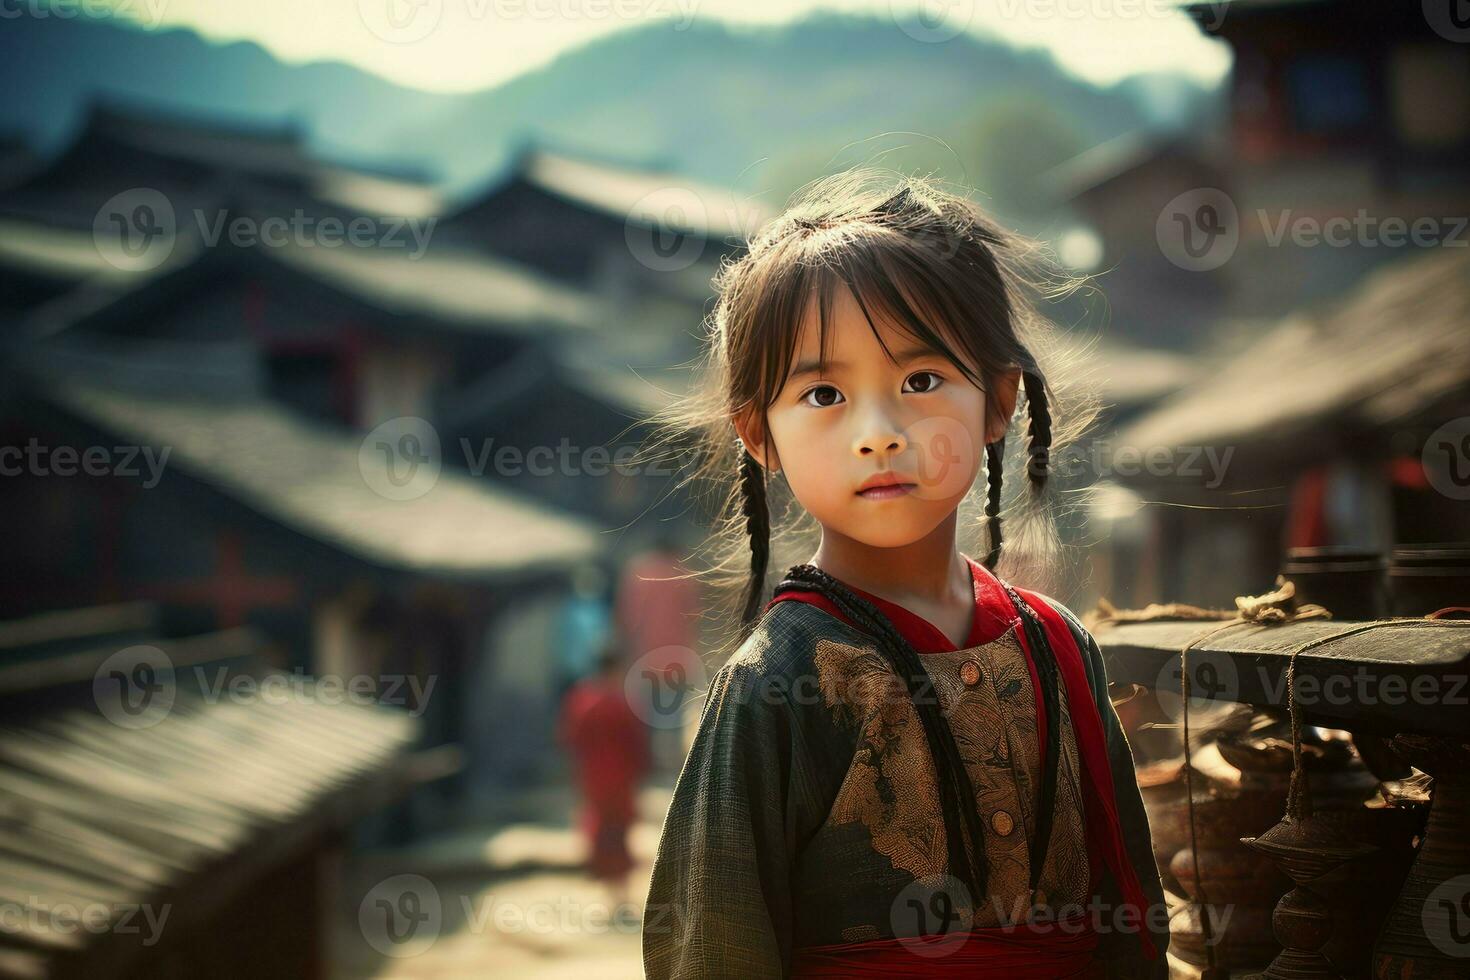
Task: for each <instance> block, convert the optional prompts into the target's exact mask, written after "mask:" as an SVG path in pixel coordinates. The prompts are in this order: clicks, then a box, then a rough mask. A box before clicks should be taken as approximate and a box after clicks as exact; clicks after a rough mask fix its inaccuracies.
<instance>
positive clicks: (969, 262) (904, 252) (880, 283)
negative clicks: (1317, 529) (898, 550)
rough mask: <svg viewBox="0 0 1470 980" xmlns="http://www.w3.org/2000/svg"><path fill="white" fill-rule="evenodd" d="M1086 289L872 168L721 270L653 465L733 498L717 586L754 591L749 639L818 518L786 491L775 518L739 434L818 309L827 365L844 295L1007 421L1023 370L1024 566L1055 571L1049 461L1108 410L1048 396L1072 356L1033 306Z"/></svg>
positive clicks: (991, 456) (769, 230) (995, 528)
mask: <svg viewBox="0 0 1470 980" xmlns="http://www.w3.org/2000/svg"><path fill="white" fill-rule="evenodd" d="M1080 282H1081V280H1077V279H1067V278H1065V277H1062V276H1059V275H1057V274H1056V273H1055V272H1054V266H1052V265H1051V264H1050V263H1049V261H1048V259H1047V255H1046V251H1045V249H1044V247H1043V246H1042V245H1041V244H1040V243H1038V242H1035V241H1032V240H1030V239H1027V238H1024V237H1022V236H1020V235H1016V234H1013V233H1011V232H1008V231H1006V230H1004V229H1003V228H1001V227H1000V226H999V225H998V224H997V223H996V222H995V221H994V220H992V219H991V218H990V217H989V216H988V215H986V214H985V213H984V211H983V210H982V209H981V208H980V207H979V206H978V205H977V204H976V203H975V202H974V201H972V200H971V199H970V198H969V197H968V196H967V195H965V194H962V193H959V192H956V191H951V190H947V189H945V188H944V187H942V186H941V185H940V184H939V182H937V181H936V180H933V179H930V178H924V177H913V176H905V175H893V174H891V173H888V172H885V171H881V170H877V169H874V168H868V167H863V168H858V169H854V170H848V171H844V172H842V173H839V174H835V175H832V176H829V177H824V178H822V179H820V180H818V181H815V182H814V183H812V184H810V185H808V186H807V187H806V188H804V189H803V190H802V191H800V192H798V193H797V195H796V196H795V198H794V199H793V201H792V202H791V203H790V204H789V205H788V207H787V208H786V210H785V211H783V212H782V213H781V214H780V215H778V216H777V217H775V218H774V219H772V220H771V221H770V222H769V223H767V224H766V225H765V226H764V227H762V228H761V229H760V231H759V232H758V233H757V234H756V235H755V236H754V237H753V238H752V239H751V240H750V242H749V243H748V247H747V248H746V249H745V250H744V251H743V252H742V253H740V254H738V255H736V256H733V257H726V258H725V259H724V261H723V262H722V264H721V267H720V269H719V272H718V274H717V275H716V277H715V288H716V292H717V294H718V302H717V304H716V306H715V309H714V311H713V312H712V313H711V314H710V315H709V316H708V317H707V318H706V321H705V327H706V332H707V337H706V347H705V357H704V362H703V364H702V365H701V367H702V380H703V383H702V384H698V385H696V386H695V388H694V391H693V394H691V395H690V396H689V397H688V398H686V399H684V400H682V401H679V402H677V403H675V404H674V405H672V406H670V407H669V408H668V409H666V410H665V411H664V412H662V413H660V415H659V416H658V417H656V419H655V422H656V423H657V424H658V428H657V432H658V435H657V436H656V437H655V439H654V441H653V442H652V443H651V445H650V447H649V448H650V449H651V451H652V452H653V453H654V454H655V455H657V454H659V453H661V452H662V451H663V450H665V449H669V448H672V449H673V450H674V452H675V453H676V454H677V455H679V456H681V457H687V456H689V455H692V457H693V459H692V465H691V461H690V460H689V459H688V458H685V459H682V460H681V462H683V463H684V472H685V476H684V478H683V480H681V481H680V484H679V485H680V486H683V485H685V484H687V483H690V482H696V481H703V482H706V483H708V484H709V485H710V486H712V487H713V488H714V489H715V491H716V492H717V493H718V494H721V495H722V496H721V499H719V500H718V505H717V506H716V507H715V508H714V515H715V516H714V520H715V528H714V533H713V534H712V535H711V537H710V545H711V548H712V550H713V551H714V560H713V562H712V571H713V574H714V575H715V577H716V578H719V579H721V580H722V582H723V583H724V584H729V583H730V579H731V578H732V576H733V575H739V576H740V577H743V578H745V589H744V597H743V600H742V601H741V602H740V610H741V620H742V622H743V623H744V624H745V625H746V626H748V625H750V624H751V623H752V622H753V621H754V620H755V619H756V618H757V617H758V615H759V612H760V609H761V607H762V605H763V604H764V602H765V600H766V599H768V598H769V596H768V595H766V588H765V581H766V572H767V569H768V566H769V563H770V559H771V551H772V547H773V544H778V543H780V542H781V541H782V538H783V535H784V534H787V533H789V534H790V535H792V536H795V535H796V534H797V533H798V531H799V528H798V525H800V524H801V523H802V520H803V518H804V517H806V515H805V514H804V512H802V511H801V509H800V507H799V506H795V507H793V505H794V504H796V501H795V499H794V497H791V495H790V494H789V492H787V493H786V494H785V495H784V497H785V500H784V504H785V506H784V507H782V508H779V509H774V510H773V507H772V499H771V498H772V497H773V496H774V497H776V498H777V500H776V502H777V503H778V504H779V503H781V502H782V501H781V495H780V493H779V489H778V483H784V481H770V482H769V484H768V481H767V479H766V474H765V471H764V469H763V468H762V467H761V466H760V464H759V463H758V462H757V461H756V460H755V459H754V458H753V457H752V456H751V455H750V454H749V453H746V452H745V451H744V449H743V447H742V446H741V445H740V443H739V439H738V437H737V435H736V430H735V427H734V422H733V420H734V418H736V417H737V416H738V414H739V413H740V412H742V411H744V410H747V409H749V408H752V407H755V408H758V409H759V410H760V421H761V424H762V426H763V425H764V420H765V409H766V408H767V407H768V406H769V405H770V404H771V403H772V402H773V401H774V400H775V398H776V396H777V395H778V394H779V392H780V390H781V388H782V387H783V385H784V382H785V378H786V374H787V372H788V371H789V369H790V366H791V360H792V358H793V356H794V354H795V347H796V341H797V338H798V335H799V332H800V328H801V324H802V320H803V317H804V315H805V314H806V312H807V310H808V308H809V306H810V304H811V302H812V300H813V299H814V298H815V299H816V301H817V308H818V311H819V329H820V343H821V351H822V357H823V359H825V358H826V357H827V354H828V347H829V340H828V336H829V331H828V324H829V318H830V313H831V308H832V304H833V297H834V291H835V290H836V289H837V287H838V286H839V285H841V286H843V287H845V288H847V289H849V290H850V291H851V292H852V294H853V296H854V298H855V299H856V301H857V302H858V304H859V305H860V307H861V309H862V310H863V312H864V314H865V315H866V316H867V317H868V320H869V322H870V324H871V323H872V322H873V316H874V312H875V309H876V311H877V312H881V313H882V314H884V315H885V316H886V317H887V318H888V319H889V320H890V321H891V322H893V323H895V324H897V325H898V327H899V329H901V330H902V331H904V332H907V333H910V334H912V336H913V337H914V338H915V339H916V340H918V341H919V342H921V343H923V344H925V345H927V346H929V347H931V348H932V349H934V350H936V351H939V352H941V353H943V354H944V355H945V356H947V357H948V358H949V359H950V360H951V361H952V362H953V363H954V364H955V367H956V369H957V370H959V371H961V372H962V373H964V375H965V376H966V377H967V378H969V379H970V380H971V381H972V382H973V383H975V384H976V385H977V386H979V387H981V388H983V389H985V390H986V392H987V395H986V399H987V404H988V405H989V407H990V410H992V411H998V409H999V406H998V405H996V403H995V400H996V395H995V385H994V384H993V383H992V379H993V378H994V377H995V376H997V375H999V374H1002V373H1007V372H1009V371H1012V370H1016V369H1019V370H1020V371H1021V378H1022V385H1023V392H1024V396H1025V397H1024V399H1023V401H1024V403H1025V406H1026V413H1027V416H1028V419H1029V421H1028V424H1027V430H1026V444H1025V458H1024V462H1023V465H1024V468H1025V471H1026V475H1027V481H1028V485H1029V488H1030V492H1029V493H1028V494H1026V495H1025V498H1026V499H1025V501H1024V506H1023V509H1024V510H1026V511H1027V517H1028V522H1027V523H1028V525H1030V527H1031V528H1032V529H1033V530H1035V531H1038V532H1039V533H1038V534H1037V540H1036V541H1034V542H1029V548H1028V551H1029V552H1030V557H1031V558H1032V560H1036V561H1039V562H1042V563H1047V562H1049V560H1050V558H1051V557H1052V555H1053V553H1054V551H1055V549H1056V535H1055V530H1054V525H1053V524H1052V520H1051V518H1050V516H1049V512H1048V508H1047V507H1046V506H1045V505H1044V504H1043V503H1042V501H1041V497H1042V495H1043V491H1044V490H1045V488H1046V484H1047V476H1048V473H1049V471H1050V463H1051V459H1052V454H1053V453H1054V452H1055V451H1056V450H1057V448H1058V447H1059V446H1060V445H1062V444H1065V443H1066V442H1069V441H1071V440H1073V439H1075V438H1077V437H1078V436H1079V435H1080V434H1081V432H1082V431H1083V430H1084V429H1085V428H1086V426H1087V425H1088V424H1090V422H1091V421H1092V419H1093V417H1094V416H1095V415H1096V406H1095V401H1094V400H1093V399H1091V398H1090V397H1089V396H1088V394H1087V392H1086V388H1085V386H1071V388H1069V390H1068V391H1067V393H1066V394H1065V396H1064V397H1059V394H1058V391H1057V390H1056V389H1054V388H1053V386H1052V385H1051V384H1049V383H1048V380H1047V376H1046V373H1045V371H1044V366H1045V365H1044V362H1047V361H1052V362H1054V361H1055V360H1056V358H1058V357H1059V356H1065V355H1064V354H1063V352H1062V351H1061V349H1060V348H1059V347H1058V346H1057V344H1056V339H1055V331H1054V330H1052V329H1051V326H1050V324H1049V322H1048V321H1047V320H1046V319H1045V318H1044V317H1042V316H1041V315H1040V314H1039V312H1038V310H1037V308H1036V306H1035V305H1034V301H1035V300H1036V299H1038V298H1049V299H1056V298H1059V297H1060V296H1061V295H1063V294H1065V293H1067V292H1069V291H1071V290H1072V289H1073V288H1075V287H1076V286H1077V285H1078V284H1079V283H1080ZM874 333H875V335H876V334H877V333H878V331H877V327H876V326H875V327H874ZM879 342H880V344H881V343H882V341H881V337H880V341H879ZM884 349H885V351H886V350H887V348H886V347H885V348H884ZM1005 442H1006V440H1005V439H1004V438H1002V439H1001V440H999V441H998V442H996V443H991V444H990V445H987V447H986V483H987V493H986V495H985V504H984V516H985V527H986V531H987V538H988V540H987V546H986V554H985V559H984V562H985V565H986V566H987V567H988V568H991V569H994V568H995V567H996V566H997V564H998V563H999V561H1000V559H1001V555H1002V544H1003V542H1004V540H1005V537H1004V536H1003V535H1002V532H1001V514H1002V510H1003V509H1004V508H1003V504H1004V503H1005V502H1004V500H1003V495H1002V490H1003V487H1004V469H1005ZM773 491H775V492H773ZM793 511H794V512H795V513H793ZM773 512H774V513H775V514H776V519H775V520H774V521H773V520H772V514H773ZM736 570H738V571H736Z"/></svg>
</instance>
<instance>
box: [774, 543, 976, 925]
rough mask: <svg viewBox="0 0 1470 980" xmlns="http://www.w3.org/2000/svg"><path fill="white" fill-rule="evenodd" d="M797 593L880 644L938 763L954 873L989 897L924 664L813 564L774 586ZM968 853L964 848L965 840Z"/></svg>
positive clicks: (969, 788) (882, 619)
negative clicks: (821, 599) (829, 607)
mask: <svg viewBox="0 0 1470 980" xmlns="http://www.w3.org/2000/svg"><path fill="white" fill-rule="evenodd" d="M796 589H802V590H815V591H817V592H820V593H821V594H822V595H825V596H826V597H827V598H828V599H829V600H831V602H832V603H833V605H835V606H836V607H837V608H838V609H839V610H841V611H842V613H843V614H844V615H845V616H847V618H848V619H849V620H850V621H851V622H852V623H854V624H855V625H856V626H857V627H858V628H859V629H860V630H862V631H863V632H865V633H867V634H869V635H871V636H872V637H873V638H874V639H876V640H877V641H878V649H879V652H880V653H881V654H882V655H883V656H884V657H885V659H887V661H888V663H889V666H890V667H892V669H893V670H894V672H895V673H897V674H898V676H899V677H900V678H902V679H903V681H904V683H905V684H906V685H907V687H908V691H909V699H910V700H911V701H912V703H913V705H914V709H915V711H916V712H917V714H918V716H919V720H920V722H921V723H922V725H923V728H924V736H925V738H926V739H927V741H928V743H929V753H930V756H931V757H932V758H933V760H934V770H935V776H936V779H937V781H938V784H939V800H940V809H941V810H942V811H943V816H944V830H945V841H946V846H947V849H948V855H949V868H950V874H951V875H953V876H954V877H955V878H956V879H958V880H959V881H960V882H961V883H962V884H963V885H964V886H965V887H966V888H968V889H969V890H970V898H971V901H974V902H978V901H980V900H981V898H982V896H984V894H985V888H986V878H987V868H986V861H985V844H984V837H983V833H984V831H983V829H982V827H981V824H980V817H979V814H978V812H977V808H976V799H975V790H974V787H973V785H972V784H971V783H970V774H969V772H968V771H967V770H966V769H965V764H964V760H962V759H961V758H960V753H959V746H958V744H957V743H956V742H955V738H954V733H953V732H952V731H951V729H950V727H949V719H948V718H946V717H945V715H944V712H943V711H941V710H940V707H939V699H938V697H937V696H936V695H935V689H934V682H933V680H932V679H931V678H930V677H929V673H928V671H927V670H925V668H924V664H923V661H921V660H920V659H919V655H918V654H917V653H916V652H915V651H914V648H913V647H912V646H910V645H909V643H908V641H907V640H905V639H904V638H903V635H902V634H901V633H899V632H898V630H897V629H896V628H895V627H894V625H893V624H892V623H891V622H890V621H889V620H888V617H886V616H884V615H883V614H882V613H881V612H879V611H878V610H877V609H876V608H874V606H873V604H872V603H870V602H868V601H867V600H865V599H863V598H862V597H861V596H858V595H856V594H854V593H853V592H852V590H850V589H848V588H847V587H846V586H844V585H843V584H842V583H841V582H839V581H837V580H836V579H834V578H833V577H832V576H830V575H828V574H827V573H826V572H824V571H822V570H821V569H820V568H818V567H816V566H815V565H796V566H794V567H793V568H791V569H789V570H788V571H787V572H786V578H785V579H784V580H783V581H782V582H781V583H780V584H779V585H778V586H777V587H776V594H777V595H780V594H781V593H783V592H789V591H792V590H796ZM967 839H968V841H969V842H970V850H969V852H968V853H967V852H966V850H965V841H966V840H967Z"/></svg>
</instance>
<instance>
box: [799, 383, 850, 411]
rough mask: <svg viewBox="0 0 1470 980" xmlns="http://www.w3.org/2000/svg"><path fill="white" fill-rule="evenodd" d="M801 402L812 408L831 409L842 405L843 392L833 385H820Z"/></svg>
mask: <svg viewBox="0 0 1470 980" xmlns="http://www.w3.org/2000/svg"><path fill="white" fill-rule="evenodd" d="M814 396H815V397H814ZM801 400H802V401H803V402H805V403H806V404H808V405H810V406H811V407H812V408H831V407H832V406H833V405H837V404H839V403H841V402H842V400H843V398H842V392H840V391H838V390H837V389H836V388H834V387H832V386H831V385H818V386H817V387H815V388H813V389H812V390H811V391H808V392H807V393H806V394H804V395H802V396H801Z"/></svg>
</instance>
